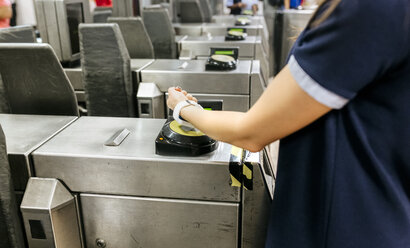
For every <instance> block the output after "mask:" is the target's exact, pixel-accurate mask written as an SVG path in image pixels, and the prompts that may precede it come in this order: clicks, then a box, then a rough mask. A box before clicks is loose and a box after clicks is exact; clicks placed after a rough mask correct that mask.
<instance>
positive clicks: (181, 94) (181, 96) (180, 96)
mask: <svg viewBox="0 0 410 248" xmlns="http://www.w3.org/2000/svg"><path fill="white" fill-rule="evenodd" d="M185 100H192V101H195V102H198V100H197V99H196V98H195V97H193V96H192V95H191V94H188V92H186V91H185V90H182V89H181V88H180V87H179V86H177V87H171V88H169V89H168V100H167V105H168V108H170V109H172V110H174V108H175V106H176V105H177V104H178V103H179V102H182V101H185Z"/></svg>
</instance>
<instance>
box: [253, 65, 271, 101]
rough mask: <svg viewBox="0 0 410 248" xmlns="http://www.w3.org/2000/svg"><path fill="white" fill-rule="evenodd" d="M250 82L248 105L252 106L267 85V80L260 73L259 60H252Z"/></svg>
mask: <svg viewBox="0 0 410 248" xmlns="http://www.w3.org/2000/svg"><path fill="white" fill-rule="evenodd" d="M250 82H251V85H250V87H251V95H250V107H252V106H253V105H254V104H255V103H256V101H257V100H258V99H259V97H260V96H261V95H262V93H263V92H264V91H265V89H266V87H267V82H266V81H265V80H264V78H263V76H262V74H261V68H260V62H259V60H255V61H253V62H252V71H251V80H250Z"/></svg>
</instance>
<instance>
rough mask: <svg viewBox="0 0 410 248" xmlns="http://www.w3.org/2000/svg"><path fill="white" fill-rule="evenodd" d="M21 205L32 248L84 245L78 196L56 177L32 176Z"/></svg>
mask: <svg viewBox="0 0 410 248" xmlns="http://www.w3.org/2000/svg"><path fill="white" fill-rule="evenodd" d="M20 208H21V212H22V214H23V220H24V226H25V229H26V235H27V241H28V244H29V246H30V248H37V247H38V248H41V247H56V248H57V247H58V248H60V247H61V248H69V247H70V248H71V247H83V245H82V243H81V237H80V228H79V223H78V219H77V209H76V205H75V199H74V197H73V196H72V195H71V193H70V192H69V191H68V190H67V189H66V188H65V187H64V186H63V185H62V184H61V183H60V182H59V181H58V180H57V179H41V178H30V180H29V183H28V185H27V190H26V193H25V194H24V197H23V201H22V203H21V206H20Z"/></svg>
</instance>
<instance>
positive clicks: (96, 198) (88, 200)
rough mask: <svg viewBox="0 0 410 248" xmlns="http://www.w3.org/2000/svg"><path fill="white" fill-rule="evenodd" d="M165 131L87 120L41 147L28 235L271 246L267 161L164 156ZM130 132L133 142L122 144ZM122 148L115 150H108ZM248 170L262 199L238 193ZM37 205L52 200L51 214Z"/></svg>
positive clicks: (226, 148)
mask: <svg viewBox="0 0 410 248" xmlns="http://www.w3.org/2000/svg"><path fill="white" fill-rule="evenodd" d="M164 122H165V120H158V119H136V118H107V117H80V118H79V119H78V120H77V121H75V122H74V123H72V124H71V125H70V126H68V127H67V128H65V129H64V130H63V131H62V132H60V133H59V134H58V135H56V136H55V137H54V138H52V139H51V140H49V141H48V142H47V143H46V144H44V145H42V146H41V147H40V148H38V149H37V150H36V151H35V152H33V154H32V156H33V161H34V168H35V171H36V176H37V177H39V179H33V181H30V184H37V186H36V187H31V185H30V184H29V188H28V189H30V190H29V191H28V192H27V193H26V195H25V196H24V200H23V204H22V211H23V215H24V217H25V218H24V221H25V223H26V227H28V226H30V225H31V227H38V228H42V231H41V230H37V229H36V228H34V230H30V232H37V233H35V234H34V235H40V236H41V234H42V233H44V234H45V236H46V237H48V238H51V237H55V239H57V240H55V242H58V237H61V236H59V234H60V233H59V231H61V230H71V232H70V234H72V235H74V234H75V233H78V230H79V228H80V227H81V226H83V227H84V230H83V233H84V240H85V246H86V247H150V248H156V247H178V248H179V247H192V248H194V247H201V248H204V247H226V248H229V247H245V248H251V247H252V248H258V247H263V245H264V240H265V235H266V226H267V220H268V218H267V216H268V212H269V208H270V203H271V199H272V195H273V185H274V177H273V176H272V175H273V174H272V167H271V165H270V164H269V162H268V160H267V159H266V158H265V157H264V155H263V154H264V153H262V152H260V153H246V156H244V157H242V159H239V160H237V159H234V160H233V159H232V154H236V153H233V152H232V151H233V150H235V149H232V147H231V146H230V145H228V144H225V143H220V144H219V147H218V149H217V150H216V151H214V152H212V153H210V154H207V155H203V156H199V157H169V156H159V155H156V154H155V144H154V140H155V138H156V137H157V135H158V133H159V131H160V130H161V128H162V125H163V124H164ZM123 129H127V130H129V131H130V133H129V135H127V136H122V137H121V138H119V137H113V135H114V134H116V133H118V131H119V130H123ZM124 137H125V138H124ZM113 139H114V140H116V141H117V142H116V143H115V142H114V143H115V145H113V144H112V142H110V145H105V144H107V140H110V141H112V140H113ZM245 163H246V164H247V166H248V168H252V175H253V190H245V189H244V188H241V187H232V186H231V183H232V179H231V177H230V169H231V167H235V166H240V165H243V164H245ZM238 168H241V167H238ZM240 171H241V170H240ZM247 175H249V173H248V174H247ZM41 178H44V179H42V180H43V181H40V182H35V181H37V180H41ZM46 178H51V180H49V179H46ZM53 178H58V179H59V181H61V183H62V184H60V183H59V181H57V180H55V179H53ZM247 178H248V176H247ZM44 184H45V185H44ZM41 185H43V186H41ZM62 185H64V186H66V188H67V190H69V191H65V190H64V189H63V186H62ZM32 188H33V189H42V190H31V189H32ZM70 192H71V193H70ZM76 195H78V196H79V198H80V199H79V201H78V202H77V204H78V208H79V210H80V211H79V212H80V213H81V214H80V215H79V217H80V220H81V221H80V222H79V223H81V224H80V225H78V227H77V226H76V223H75V220H76V216H75V215H74V210H75V207H74V206H73V203H75V202H76V201H75V196H76ZM35 199H50V200H51V201H50V202H48V203H47V204H46V205H45V206H44V204H45V203H44V201H42V202H36V201H35ZM54 203H55V204H54ZM40 205H41V206H40ZM56 206H58V207H56ZM60 207H61V208H60ZM41 209H43V210H44V211H40V210H41ZM58 209H61V211H59V210H58ZM29 212H30V213H31V215H29ZM34 215H35V216H34ZM50 216H51V217H50ZM53 216H56V217H55V218H54V217H53ZM30 220H33V221H34V222H33V223H32V224H30ZM36 220H40V221H42V222H41V223H42V225H39V223H38V222H35V221H36ZM64 220H67V221H64ZM59 224H60V226H59ZM70 225H71V228H69V227H70ZM56 226H58V227H59V228H58V229H56V228H52V227H56ZM67 228H69V229H67ZM37 237H39V236H37ZM78 238H80V239H81V237H79V236H74V238H72V239H71V241H66V242H74V241H75V242H77V241H78ZM62 239H64V238H62ZM64 240H66V239H64ZM29 241H30V239H29ZM36 241H38V240H36ZM30 244H33V245H32V246H30V247H42V246H40V245H39V244H40V243H36V244H34V243H30ZM70 244H74V243H70ZM49 247H52V246H49ZM58 247H60V246H58ZM61 247H70V246H61ZM71 247H79V246H73V245H72V246H71Z"/></svg>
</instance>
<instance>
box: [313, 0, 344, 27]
mask: <svg viewBox="0 0 410 248" xmlns="http://www.w3.org/2000/svg"><path fill="white" fill-rule="evenodd" d="M341 1H342V0H323V1H322V2H321V3H320V4H319V7H318V8H317V10H316V12H315V13H314V14H313V16H312V18H311V19H310V21H309V24H308V27H310V28H314V27H317V26H318V25H319V24H320V23H322V22H323V21H324V20H326V19H327V18H328V17H329V16H330V15H331V14H332V13H333V11H334V10H335V9H336V7H337V6H338V5H339V3H340V2H341ZM325 5H329V6H327V7H326V10H324V11H321V10H322V8H325ZM319 13H321V14H320V15H319Z"/></svg>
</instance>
